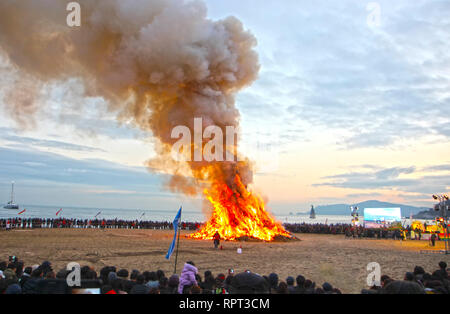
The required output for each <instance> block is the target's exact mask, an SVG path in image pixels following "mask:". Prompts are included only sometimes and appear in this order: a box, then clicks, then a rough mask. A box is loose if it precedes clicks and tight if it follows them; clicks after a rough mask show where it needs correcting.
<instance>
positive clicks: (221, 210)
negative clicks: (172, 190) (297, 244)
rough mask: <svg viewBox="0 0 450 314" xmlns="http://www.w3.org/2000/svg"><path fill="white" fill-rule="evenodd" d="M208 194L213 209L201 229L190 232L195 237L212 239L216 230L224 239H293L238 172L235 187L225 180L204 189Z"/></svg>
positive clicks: (206, 194)
mask: <svg viewBox="0 0 450 314" xmlns="http://www.w3.org/2000/svg"><path fill="white" fill-rule="evenodd" d="M204 193H205V197H206V198H207V199H208V200H209V202H211V204H212V207H213V212H212V215H211V218H210V219H209V220H208V222H207V223H206V224H205V225H204V226H203V227H202V228H201V230H200V231H198V232H196V233H194V234H191V235H189V237H190V238H193V239H203V240H211V239H213V236H214V234H215V233H216V232H218V233H219V234H220V237H221V238H222V239H223V240H230V241H234V240H241V239H257V240H263V241H273V240H275V239H280V238H285V239H294V237H293V236H292V235H291V234H290V233H289V232H287V231H286V230H285V229H284V228H283V226H282V225H281V223H279V222H277V221H276V220H275V219H274V218H273V217H272V216H271V215H270V213H269V212H267V211H266V210H265V208H264V201H263V200H262V199H261V198H260V197H259V196H257V195H255V194H253V193H252V192H250V191H249V190H248V189H247V188H246V187H245V186H244V184H242V181H241V178H240V177H239V175H238V174H236V176H235V178H234V184H233V186H232V187H230V186H228V185H227V184H226V183H223V182H216V183H213V184H212V187H211V188H210V189H205V191H204Z"/></svg>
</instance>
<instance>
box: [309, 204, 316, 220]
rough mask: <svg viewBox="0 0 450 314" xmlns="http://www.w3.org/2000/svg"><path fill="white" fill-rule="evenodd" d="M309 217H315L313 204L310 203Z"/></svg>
mask: <svg viewBox="0 0 450 314" xmlns="http://www.w3.org/2000/svg"><path fill="white" fill-rule="evenodd" d="M309 218H311V219H316V212H315V211H314V205H311V212H310V213H309Z"/></svg>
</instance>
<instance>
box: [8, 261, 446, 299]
mask: <svg viewBox="0 0 450 314" xmlns="http://www.w3.org/2000/svg"><path fill="white" fill-rule="evenodd" d="M72 272H73V270H67V269H61V270H59V271H55V270H53V267H52V264H51V263H50V262H49V261H44V262H43V263H41V264H40V265H32V266H25V264H24V262H23V261H21V260H19V259H18V258H16V257H11V258H10V260H9V261H8V262H0V294H74V293H78V294H79V293H96V294H341V291H340V290H339V289H338V288H336V287H333V286H332V285H331V284H330V283H327V282H325V283H323V284H322V285H316V283H315V282H313V281H312V280H310V279H307V278H305V277H304V276H302V275H298V276H296V277H295V278H294V277H291V276H289V277H287V278H286V279H285V280H281V279H280V278H279V276H278V275H277V274H276V273H271V274H269V275H268V276H261V275H259V274H256V273H253V272H250V271H245V272H242V273H239V274H234V273H233V272H232V271H231V270H229V271H228V272H227V274H226V275H225V273H221V274H217V275H214V274H213V273H212V272H211V271H209V270H206V271H205V272H204V274H203V277H202V276H201V275H200V274H199V271H198V269H197V267H196V266H195V264H194V263H193V262H190V261H189V262H186V263H185V265H184V267H183V270H182V272H181V274H180V275H178V274H173V275H171V276H166V274H165V273H164V271H162V270H157V271H142V272H141V271H139V270H131V271H129V270H127V269H117V268H116V267H114V266H106V267H103V268H102V269H100V271H99V272H98V273H97V271H96V270H95V269H93V268H92V267H89V266H83V267H81V268H80V279H81V286H80V287H70V285H69V284H68V281H67V278H70V274H71V273H72ZM69 282H70V281H69ZM361 293H362V294H450V281H449V275H448V269H447V264H446V263H445V262H440V263H439V269H437V270H436V271H434V272H432V273H427V272H426V271H425V270H424V268H422V267H420V266H416V267H415V268H414V271H413V272H407V273H406V274H405V276H404V278H402V280H395V279H392V278H390V277H389V276H387V275H384V276H382V277H381V281H380V283H379V285H374V286H373V287H371V288H370V289H364V290H362V291H361Z"/></svg>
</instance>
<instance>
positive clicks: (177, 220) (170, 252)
mask: <svg viewBox="0 0 450 314" xmlns="http://www.w3.org/2000/svg"><path fill="white" fill-rule="evenodd" d="M181 209H182V207H180V210H178V214H177V215H176V216H175V219H174V220H173V230H175V234H174V235H173V241H172V244H171V245H170V247H169V251H168V252H167V255H166V259H170V256H172V253H173V250H174V249H175V242H176V240H177V233H178V224H179V223H180V219H181Z"/></svg>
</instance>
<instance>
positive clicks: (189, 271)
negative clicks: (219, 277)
mask: <svg viewBox="0 0 450 314" xmlns="http://www.w3.org/2000/svg"><path fill="white" fill-rule="evenodd" d="M197 272H198V270H197V267H195V265H194V263H192V262H187V263H186V264H184V268H183V271H182V272H181V275H180V284H179V286H178V293H179V294H183V289H184V287H185V286H193V285H197V280H196V279H195V275H196V274H197Z"/></svg>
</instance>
